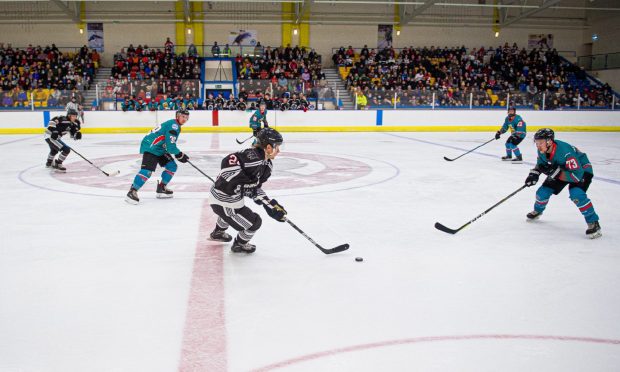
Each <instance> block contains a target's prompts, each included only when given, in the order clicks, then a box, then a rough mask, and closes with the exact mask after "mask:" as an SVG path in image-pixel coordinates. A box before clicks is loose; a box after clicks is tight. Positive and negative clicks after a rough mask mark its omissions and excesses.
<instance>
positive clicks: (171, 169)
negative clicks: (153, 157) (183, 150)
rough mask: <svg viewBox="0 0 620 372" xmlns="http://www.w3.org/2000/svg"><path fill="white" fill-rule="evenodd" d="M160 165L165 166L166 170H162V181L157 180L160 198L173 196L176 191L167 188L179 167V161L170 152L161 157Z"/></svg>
mask: <svg viewBox="0 0 620 372" xmlns="http://www.w3.org/2000/svg"><path fill="white" fill-rule="evenodd" d="M159 165H161V166H162V167H164V170H163V171H162V172H161V182H160V181H157V197H158V198H160V199H163V198H171V197H172V194H173V193H174V192H173V191H172V190H170V189H169V188H167V187H166V185H168V183H170V181H171V180H172V177H174V173H175V172H176V171H177V168H178V166H177V163H176V162H175V161H174V159H172V156H170V154H164V155H162V156H160V157H159Z"/></svg>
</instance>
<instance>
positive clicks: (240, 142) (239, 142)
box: [235, 135, 254, 144]
mask: <svg viewBox="0 0 620 372" xmlns="http://www.w3.org/2000/svg"><path fill="white" fill-rule="evenodd" d="M252 137H254V135H251V136H249V137H248V138H246V139H244V140H243V141H239V140H238V139H236V138H235V141H237V143H238V144H242V143H244V142H245V141H247V140H249V139H250V138H252Z"/></svg>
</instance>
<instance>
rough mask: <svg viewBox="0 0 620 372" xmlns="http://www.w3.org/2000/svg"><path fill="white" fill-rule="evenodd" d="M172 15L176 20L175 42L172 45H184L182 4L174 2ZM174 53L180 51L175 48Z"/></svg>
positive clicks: (184, 31)
mask: <svg viewBox="0 0 620 372" xmlns="http://www.w3.org/2000/svg"><path fill="white" fill-rule="evenodd" d="M174 14H175V19H176V23H175V25H176V27H175V31H176V32H175V40H174V44H175V46H177V45H185V33H186V32H187V31H186V30H185V22H186V20H185V17H184V13H183V2H182V1H175V3H174ZM175 52H176V53H179V52H180V51H179V50H178V49H177V48H176V47H175Z"/></svg>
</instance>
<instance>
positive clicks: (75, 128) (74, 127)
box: [71, 119, 82, 141]
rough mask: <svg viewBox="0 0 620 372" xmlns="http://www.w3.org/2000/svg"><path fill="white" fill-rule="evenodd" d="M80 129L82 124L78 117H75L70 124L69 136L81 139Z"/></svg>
mask: <svg viewBox="0 0 620 372" xmlns="http://www.w3.org/2000/svg"><path fill="white" fill-rule="evenodd" d="M81 129H82V124H81V123H80V120H79V119H75V123H72V124H71V138H73V139H74V140H76V141H77V140H81V139H82V132H80V130H81Z"/></svg>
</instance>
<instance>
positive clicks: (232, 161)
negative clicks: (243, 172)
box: [228, 155, 237, 165]
mask: <svg viewBox="0 0 620 372" xmlns="http://www.w3.org/2000/svg"><path fill="white" fill-rule="evenodd" d="M228 164H230V165H235V164H237V157H236V156H235V155H230V159H228Z"/></svg>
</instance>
